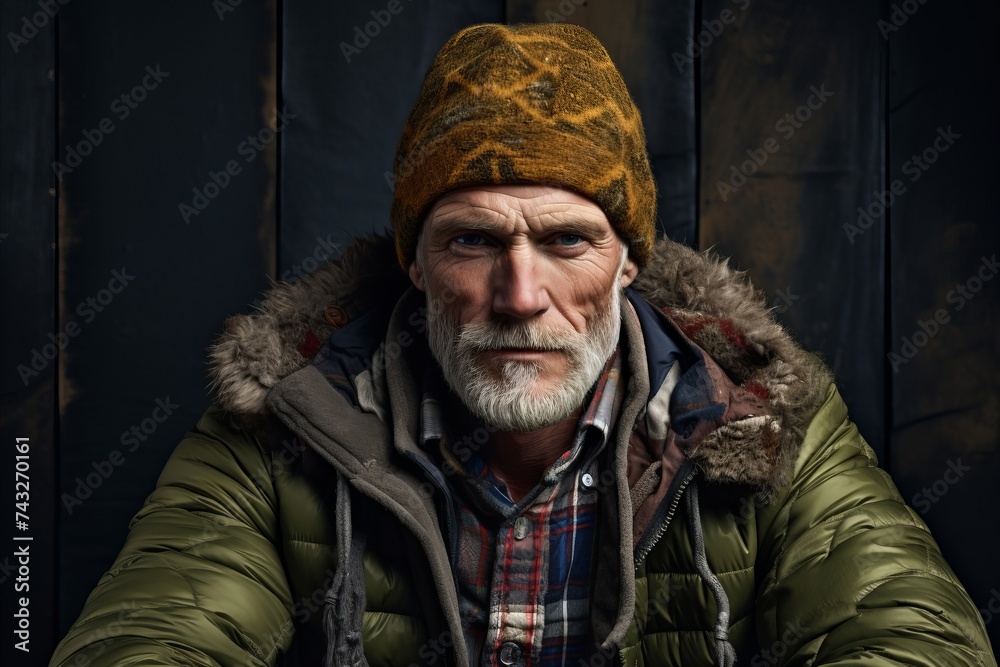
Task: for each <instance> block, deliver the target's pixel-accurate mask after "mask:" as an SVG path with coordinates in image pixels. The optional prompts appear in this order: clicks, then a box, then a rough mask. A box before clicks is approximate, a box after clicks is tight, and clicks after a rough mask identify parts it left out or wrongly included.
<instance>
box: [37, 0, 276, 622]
mask: <svg viewBox="0 0 1000 667" xmlns="http://www.w3.org/2000/svg"><path fill="white" fill-rule="evenodd" d="M276 13H277V8H276V5H275V3H274V2H269V1H268V0H243V1H242V2H230V1H228V0H223V2H219V3H203V4H199V5H197V6H194V5H191V6H182V5H176V4H160V5H156V6H155V7H154V6H150V5H142V4H136V3H129V2H124V1H122V0H117V1H112V2H102V3H71V4H69V5H66V6H64V7H63V8H62V9H61V13H60V19H61V21H60V35H59V60H60V62H59V66H60V70H59V72H60V76H59V85H60V101H61V104H60V109H59V111H60V140H59V142H58V148H57V151H56V152H57V155H58V159H59V160H60V161H61V162H62V163H64V164H66V166H67V170H60V171H62V174H61V175H62V179H61V198H60V213H59V222H60V225H59V249H60V270H61V273H60V297H61V300H60V305H59V322H60V325H61V326H65V325H67V324H68V323H75V324H76V325H77V326H78V327H79V329H80V332H79V334H78V335H77V336H76V337H75V338H74V340H73V341H72V344H71V345H70V346H69V347H68V348H67V349H66V351H65V353H64V356H63V363H62V364H61V367H60V377H59V386H60V405H59V423H60V442H59V457H58V460H59V465H60V471H61V482H60V485H59V489H58V494H57V498H58V511H59V516H60V545H61V551H60V558H59V569H60V573H61V586H60V601H59V605H58V608H59V611H60V633H62V632H64V631H65V630H66V629H67V628H68V626H69V624H70V623H72V622H73V620H75V618H76V616H77V614H78V613H79V611H80V608H81V606H82V604H83V601H84V599H85V597H86V595H87V594H88V593H89V591H90V590H91V589H92V588H93V586H94V584H95V583H96V582H97V579H98V577H99V576H100V575H101V574H102V573H103V572H104V571H105V570H106V569H107V568H108V566H110V564H111V562H112V560H113V559H114V557H115V555H116V554H117V552H118V550H119V549H120V548H121V545H122V542H123V540H124V536H125V533H126V530H127V526H128V522H129V520H130V518H131V517H132V515H133V514H134V513H135V512H136V510H137V509H138V508H139V507H140V506H141V504H142V502H143V500H144V499H145V497H146V496H147V495H148V494H149V492H150V491H151V490H152V488H153V486H154V484H155V481H156V478H157V476H158V475H159V472H160V469H161V468H162V465H163V462H164V461H165V460H166V458H167V456H168V455H169V454H170V452H171V451H172V450H173V449H174V447H175V446H176V444H177V442H178V441H179V439H180V437H181V436H182V435H183V434H184V432H185V431H186V430H187V429H188V428H190V427H191V426H192V425H193V424H194V423H195V421H196V420H197V419H198V417H199V416H200V415H201V413H202V412H203V410H204V409H205V408H206V407H207V404H208V396H207V391H206V365H205V361H206V347H207V346H208V345H209V344H210V343H211V342H212V340H213V338H214V337H215V335H216V334H217V332H218V331H220V330H221V326H222V321H223V319H224V317H225V316H226V315H228V314H231V313H234V312H240V311H243V310H245V309H246V307H247V306H246V304H247V303H249V302H250V301H251V300H252V299H253V298H254V297H255V296H256V295H257V294H258V293H259V292H260V291H261V290H263V289H265V288H266V287H267V274H268V273H269V272H270V273H273V269H274V265H275V264H274V243H275V242H274V239H275V235H276V232H275V227H276V222H275V206H276V204H275V194H276V192H277V190H276V186H275V178H276V170H277V143H276V139H275V133H274V128H275V127H276V126H275V125H274V124H272V119H273V117H274V112H275V106H276V91H277V90H278V86H277V81H276V78H277V71H276V55H275V51H276V34H277V27H276V25H277V20H276ZM279 124H280V121H279ZM72 151H75V152H76V153H77V154H79V155H80V159H79V161H77V159H76V158H73V156H72V154H71V153H72ZM84 153H86V155H84ZM50 171H51V170H50ZM185 207H189V208H185ZM133 429H136V430H133Z"/></svg>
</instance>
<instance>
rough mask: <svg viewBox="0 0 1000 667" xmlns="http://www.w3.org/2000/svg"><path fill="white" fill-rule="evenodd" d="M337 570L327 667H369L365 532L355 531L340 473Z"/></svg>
mask: <svg viewBox="0 0 1000 667" xmlns="http://www.w3.org/2000/svg"><path fill="white" fill-rule="evenodd" d="M336 492H337V500H336V515H337V516H336V531H337V570H336V572H334V575H333V583H332V584H331V585H330V590H328V591H327V593H326V608H325V609H324V610H323V627H324V629H325V631H326V639H327V649H326V657H325V659H324V660H323V664H324V667H368V661H367V659H366V658H365V650H364V645H363V643H362V640H361V621H362V618H363V617H364V613H365V568H364V554H365V534H364V531H358V533H357V534H352V533H353V531H352V530H351V529H352V525H351V490H350V486H349V485H348V483H347V480H346V479H344V477H343V475H341V474H340V473H339V472H338V473H337V491H336Z"/></svg>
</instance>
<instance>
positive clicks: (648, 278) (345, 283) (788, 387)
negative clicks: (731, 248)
mask: <svg viewBox="0 0 1000 667" xmlns="http://www.w3.org/2000/svg"><path fill="white" fill-rule="evenodd" d="M408 285H409V278H408V277H407V276H406V274H405V273H404V272H403V271H402V270H400V269H399V268H398V264H397V263H396V258H395V249H394V246H393V244H392V241H391V240H390V239H387V238H385V237H371V238H366V239H362V240H359V241H358V242H356V243H355V244H354V245H353V246H351V247H350V248H349V249H348V250H347V251H346V252H345V253H344V255H343V256H342V257H341V258H340V259H339V260H337V261H334V262H331V263H329V264H327V265H326V266H324V267H322V268H321V269H319V270H317V271H316V272H314V273H313V274H311V275H308V276H305V277H304V278H302V280H300V281H298V282H296V283H294V284H287V283H281V284H277V285H275V286H274V287H273V288H272V289H271V290H270V291H269V292H268V293H267V294H266V295H265V298H264V300H263V302H262V303H261V304H260V306H259V307H258V311H257V312H256V313H254V314H252V315H238V316H234V317H230V318H229V319H227V320H226V323H225V329H224V331H223V332H222V334H221V335H220V336H219V338H218V339H217V341H216V343H215V345H213V347H212V349H211V353H210V363H211V380H212V388H213V391H214V394H215V397H216V400H217V401H218V403H219V404H220V406H221V407H222V408H223V409H225V410H226V411H228V412H230V413H232V414H233V416H234V417H236V418H237V419H238V420H240V421H242V422H243V423H253V422H256V421H258V420H259V419H260V418H263V417H265V416H266V412H267V410H266V408H265V398H266V396H267V394H268V392H269V391H270V389H271V387H273V386H274V385H275V384H276V383H277V382H278V381H279V380H281V379H282V378H283V377H285V376H286V375H289V374H290V373H293V372H294V371H296V370H298V369H300V368H302V367H303V366H305V365H306V364H308V363H309V360H310V358H311V357H312V356H313V354H314V353H315V352H316V350H317V349H318V348H319V346H320V345H321V343H322V341H324V340H326V338H327V337H328V336H329V335H330V334H331V333H333V331H334V330H335V328H336V325H337V323H338V317H337V315H340V313H337V312H336V311H335V310H334V311H328V308H329V307H330V306H337V307H338V308H340V309H341V310H342V312H343V315H345V316H346V321H351V320H352V319H353V318H355V317H357V316H359V315H361V314H362V313H363V312H364V311H365V310H366V308H367V307H368V305H369V304H371V303H372V302H373V301H374V300H377V299H378V300H384V299H387V298H391V299H395V298H397V296H398V295H399V294H401V293H402V292H403V290H404V289H405V288H406V287H407V286H408ZM633 288H634V289H635V290H636V291H637V292H638V293H639V294H640V295H642V296H643V298H645V299H646V300H647V301H648V302H649V303H651V304H653V305H654V306H656V307H658V308H662V309H664V310H665V311H667V312H668V313H669V316H670V319H671V320H672V321H673V322H674V323H675V324H676V325H677V326H678V327H679V328H680V329H681V331H682V332H683V333H684V334H685V335H686V336H687V337H688V338H689V339H690V340H691V341H692V342H694V343H695V344H696V345H698V346H699V347H700V348H701V349H702V350H704V351H705V352H706V353H707V354H708V355H709V356H711V357H712V359H714V361H715V362H716V363H717V364H718V366H719V367H721V368H722V370H723V371H725V374H726V375H727V376H728V378H729V379H731V380H732V382H733V384H735V385H739V386H740V387H742V388H743V389H745V390H747V391H749V392H751V393H753V394H755V395H757V396H758V397H760V398H762V399H764V400H765V401H766V402H767V404H768V405H769V407H770V409H771V412H772V414H773V417H769V418H768V419H767V421H766V423H761V419H760V418H751V419H746V420H740V421H737V422H732V423H728V424H725V425H724V426H722V427H721V428H719V429H718V432H717V433H715V434H713V436H712V437H710V438H707V439H706V441H705V442H703V443H702V444H701V445H700V446H699V447H698V450H697V451H689V452H688V455H689V456H690V457H691V458H692V459H693V460H694V461H695V463H697V464H698V466H699V467H700V468H701V470H702V472H703V474H704V475H705V477H706V478H707V479H708V480H710V481H719V482H737V483H745V484H750V485H753V486H756V487H758V489H760V490H762V491H764V492H770V491H774V490H776V489H780V488H782V487H783V486H784V485H785V483H786V482H787V480H788V479H789V478H790V476H791V473H792V468H793V466H794V462H795V456H796V454H797V452H798V448H799V444H800V443H801V442H802V439H803V437H804V435H805V431H806V427H807V426H808V424H809V421H810V419H811V417H812V415H813V414H814V413H815V411H816V410H817V409H818V408H819V406H820V404H821V403H822V401H823V400H824V398H825V395H826V392H827V389H828V386H829V384H830V382H831V380H832V376H831V374H830V372H829V371H828V370H827V369H826V367H825V366H824V365H823V364H822V363H821V362H820V361H819V360H818V358H817V357H815V356H814V355H812V354H809V353H808V352H805V351H804V350H802V349H801V348H800V347H799V346H798V345H797V344H796V343H795V342H794V341H793V340H792V339H791V337H790V336H789V335H788V333H787V332H786V331H785V330H784V329H783V328H782V327H781V325H779V324H777V323H776V322H775V321H774V319H773V318H772V316H771V313H770V310H769V309H768V307H767V305H766V299H765V298H764V295H763V294H762V293H761V292H759V291H758V290H756V289H755V288H754V287H753V285H752V284H751V283H750V281H749V279H748V278H747V276H746V274H745V273H744V272H739V271H736V270H734V269H732V268H730V267H729V264H728V261H727V260H724V259H721V258H719V257H717V256H715V255H713V254H710V253H708V252H696V251H694V250H691V249H690V248H688V247H687V246H684V245H681V244H679V243H676V242H674V241H670V240H668V239H662V240H660V241H659V242H657V244H656V246H655V248H654V251H653V256H652V258H651V259H650V261H649V263H648V264H647V265H646V266H645V267H644V268H643V269H642V271H640V273H639V276H638V278H637V279H636V281H635V282H634V283H633ZM340 323H343V322H342V321H341V322H340ZM766 430H769V431H770V434H765V433H764V432H765V431H766ZM775 432H776V433H777V444H776V447H774V446H769V447H768V449H769V450H771V451H764V450H763V448H762V443H763V442H764V441H765V440H768V441H770V442H772V443H773V442H774V437H773V436H774V433H775ZM765 435H767V436H768V437H764V436H765Z"/></svg>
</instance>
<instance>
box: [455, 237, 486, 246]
mask: <svg viewBox="0 0 1000 667" xmlns="http://www.w3.org/2000/svg"><path fill="white" fill-rule="evenodd" d="M455 243H460V244H462V245H483V244H484V243H486V239H484V238H483V235H482V234H462V235H461V236H456V237H455Z"/></svg>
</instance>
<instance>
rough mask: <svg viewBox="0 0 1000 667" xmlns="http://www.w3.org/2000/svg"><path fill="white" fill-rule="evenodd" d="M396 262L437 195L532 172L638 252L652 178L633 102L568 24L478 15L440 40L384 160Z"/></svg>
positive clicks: (648, 216) (645, 233)
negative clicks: (584, 200)
mask: <svg viewBox="0 0 1000 667" xmlns="http://www.w3.org/2000/svg"><path fill="white" fill-rule="evenodd" d="M393 175H394V181H395V192H394V196H393V203H392V213H391V219H392V225H393V229H394V231H395V238H396V251H397V254H398V257H399V262H400V264H401V265H402V266H403V267H404V268H406V267H408V266H409V265H410V263H411V262H412V261H413V258H414V255H415V251H416V244H417V238H418V236H419V234H420V228H421V226H422V224H423V219H424V217H425V216H426V215H427V212H428V211H429V210H430V207H431V206H432V205H433V203H434V201H435V200H436V199H438V198H439V197H440V196H441V195H443V194H445V193H447V192H449V191H451V190H455V189H458V188H461V187H466V186H470V185H489V184H492V185H500V184H513V183H537V184H551V185H559V186H562V187H565V188H569V189H571V190H574V191H576V192H578V193H580V194H582V195H584V196H586V197H589V198H590V199H592V200H593V201H594V202H595V203H597V204H598V205H599V206H600V207H601V208H602V209H603V210H604V212H605V214H606V215H607V216H608V219H609V220H610V222H611V224H612V225H613V226H614V227H615V229H616V230H617V231H618V233H619V234H620V235H621V237H622V238H623V239H625V240H626V241H627V242H628V244H629V247H630V252H631V255H632V257H633V259H635V260H636V261H637V262H638V263H639V264H640V265H643V264H645V263H646V260H647V259H648V258H649V255H650V252H651V251H652V247H653V241H654V237H655V225H654V220H655V217H656V210H655V209H656V185H655V182H654V180H653V175H652V172H651V170H650V167H649V159H648V156H647V154H646V137H645V132H644V131H643V126H642V119H641V117H640V115H639V110H638V109H637V108H636V106H635V103H634V102H633V100H632V97H631V95H629V92H628V89H627V88H626V87H625V82H624V81H623V80H622V77H621V74H620V73H619V72H618V69H617V68H616V67H615V65H614V63H613V62H612V61H611V58H610V56H609V55H608V53H607V51H606V50H605V49H604V47H603V46H602V45H601V43H600V42H599V41H598V40H597V38H596V37H594V35H593V34H591V33H590V32H589V31H588V30H586V29H584V28H581V27H580V26H575V25H572V24H524V25H511V26H507V25H500V24H483V25H476V26H471V27H468V28H465V29H463V30H461V31H460V32H458V33H457V34H455V35H454V36H453V37H452V38H451V39H450V40H448V42H447V43H446V44H445V45H444V46H443V47H442V48H441V51H440V52H439V53H438V55H437V57H436V58H435V59H434V62H433V64H432V65H431V67H430V70H429V71H428V73H427V76H426V78H425V79H424V83H423V87H422V88H421V91H420V94H419V96H418V98H417V103H416V105H415V106H414V108H413V111H412V112H411V113H410V117H409V119H408V120H407V122H406V125H405V126H404V128H403V134H402V137H401V138H400V141H399V146H398V148H397V151H396V159H395V163H394V166H393Z"/></svg>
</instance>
